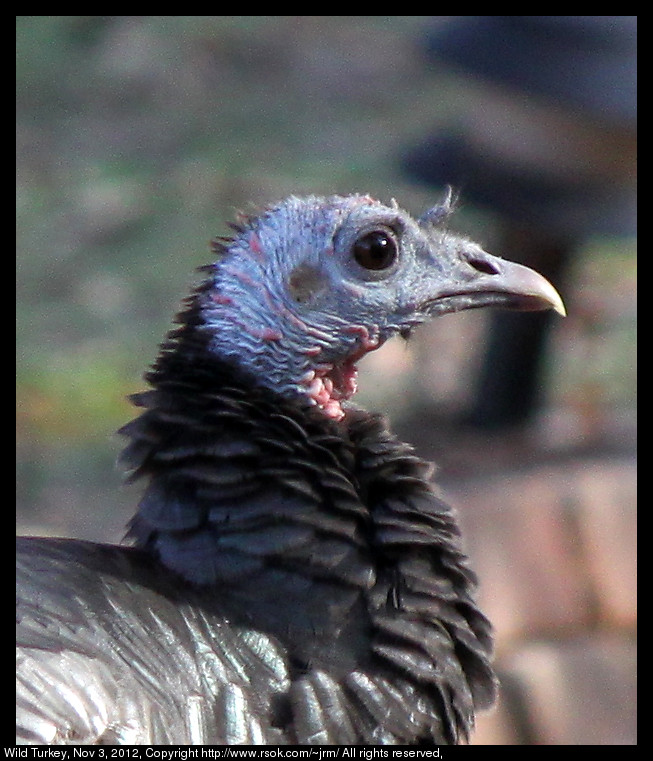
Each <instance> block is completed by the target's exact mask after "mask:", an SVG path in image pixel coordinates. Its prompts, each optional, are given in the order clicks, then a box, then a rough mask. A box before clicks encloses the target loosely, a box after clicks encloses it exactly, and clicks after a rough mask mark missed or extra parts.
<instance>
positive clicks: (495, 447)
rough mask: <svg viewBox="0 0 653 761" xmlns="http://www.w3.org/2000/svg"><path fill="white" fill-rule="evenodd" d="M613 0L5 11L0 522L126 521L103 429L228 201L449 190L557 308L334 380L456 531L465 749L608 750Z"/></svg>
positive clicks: (618, 494)
mask: <svg viewBox="0 0 653 761" xmlns="http://www.w3.org/2000/svg"><path fill="white" fill-rule="evenodd" d="M635 18H636V17H632V16H616V17H615V16H580V17H579V16H524V17H518V16H462V17H460V16H458V17H455V16H440V17H427V16H22V17H21V16H19V17H17V497H18V499H17V505H18V506H17V529H18V531H19V533H27V534H51V535H66V536H76V537H81V538H85V539H92V540H97V541H108V542H115V541H120V540H121V539H122V536H123V534H124V526H125V524H126V521H127V520H128V518H129V517H130V515H131V514H132V513H133V510H134V505H135V503H136V501H137V498H138V489H137V488H134V487H126V486H124V485H123V484H122V480H121V474H120V473H119V472H118V470H117V468H116V465H115V461H116V457H117V454H118V452H119V450H120V446H121V442H120V440H119V437H117V436H115V435H114V431H115V430H116V429H117V428H119V427H120V426H121V425H122V424H124V423H125V422H127V421H128V420H129V419H130V418H131V416H132V414H133V413H132V410H131V409H130V405H129V403H128V401H127V399H126V397H127V395H128V394H130V393H132V392H134V391H137V390H139V389H142V388H143V382H142V380H141V376H142V373H143V371H144V370H145V369H146V367H147V366H148V364H149V363H150V362H152V360H153V359H154V357H155V355H156V352H157V345H158V343H159V341H161V340H162V338H163V336H164V335H165V333H166V331H167V330H168V329H169V328H170V327H171V319H172V316H173V314H174V312H175V311H176V309H177V307H178V305H179V302H180V300H181V298H182V297H183V296H184V295H185V294H186V292H187V291H188V289H189V287H190V285H191V284H192V283H193V282H195V279H194V278H195V275H194V268H195V267H197V266H199V265H201V264H204V263H206V262H208V261H209V257H210V254H209V241H210V240H211V238H212V237H214V236H216V235H221V234H224V233H225V231H226V227H225V223H226V221H228V220H229V219H233V217H234V214H235V212H236V210H238V209H245V210H247V209H249V208H251V204H252V203H253V204H256V205H259V204H264V203H266V202H269V201H274V200H278V199H280V198H282V197H284V196H286V195H288V194H290V193H295V194H302V193H317V194H331V193H349V192H366V193H370V194H372V195H374V196H376V197H378V198H379V199H381V200H383V201H386V202H388V201H389V200H390V199H391V198H396V199H397V201H398V202H399V203H400V205H401V206H403V207H404V208H406V209H408V210H409V211H411V212H413V213H417V214H418V213H421V212H422V211H423V210H424V209H425V208H427V207H429V206H432V205H433V204H434V203H436V202H437V201H438V199H439V198H440V197H441V196H442V194H443V192H444V187H445V186H446V185H447V184H449V183H450V184H453V185H454V187H455V188H456V190H457V191H458V192H459V194H460V209H459V212H458V213H457V215H456V216H455V218H454V220H453V221H452V223H451V225H452V227H454V228H455V229H457V230H459V231H461V232H464V233H466V234H468V235H469V236H470V237H472V238H474V239H476V240H478V241H479V242H480V243H482V244H483V245H484V246H485V247H486V249H487V250H489V251H490V252H492V253H495V254H499V255H503V256H506V257H507V258H512V259H517V260H521V261H524V262H525V263H528V264H531V265H534V266H536V267H537V268H538V269H540V270H541V271H543V272H544V273H546V274H547V276H549V277H550V279H551V280H552V281H553V282H554V284H555V285H556V287H557V288H558V289H559V290H560V292H561V293H562V295H563V298H564V299H565V302H566V305H567V309H568V313H569V316H568V317H567V318H566V319H564V320H562V319H560V318H558V317H557V316H556V315H552V316H551V315H549V316H534V315H508V314H507V313H506V314H503V316H501V315H499V314H497V315H492V314H491V313H489V314H488V313H485V312H484V311H482V310H481V311H479V312H468V313H462V314H460V315H450V316H447V317H445V318H442V319H441V320H440V321H436V322H435V323H433V324H431V325H429V326H426V327H424V328H422V329H420V331H418V334H417V335H416V336H415V337H414V339H413V340H412V341H411V342H410V343H409V344H405V343H404V342H402V341H398V340H397V341H392V342H390V343H388V344H387V345H386V346H385V347H384V348H383V349H381V350H380V351H378V352H375V353H373V354H371V355H370V356H368V357H367V358H366V360H365V362H364V363H363V365H362V366H361V378H360V387H361V391H360V393H359V397H358V399H357V401H358V402H359V403H360V404H362V405H364V406H366V407H368V408H376V409H380V410H384V411H385V412H387V413H388V415H389V416H390V418H391V420H392V423H393V426H394V428H395V429H396V430H397V431H398V432H399V433H400V434H401V435H402V436H403V437H404V438H405V439H406V440H409V441H411V442H412V443H414V444H415V446H416V447H417V450H418V452H419V454H421V455H422V456H424V457H427V458H429V459H434V460H436V461H437V462H438V464H439V481H440V483H441V484H442V485H443V487H444V489H445V491H446V493H447V494H448V495H449V498H450V501H451V502H452V503H454V504H455V505H456V506H457V508H458V510H459V512H460V517H461V521H462V522H463V524H464V526H465V530H466V539H467V545H468V550H469V552H470V555H471V556H472V558H473V563H474V566H475V568H476V570H477V571H478V573H479V576H480V578H481V588H480V595H481V598H482V602H483V606H484V609H485V610H486V612H487V613H488V615H489V616H490V618H491V619H492V620H493V622H494V624H495V627H496V634H497V667H498V670H499V672H500V676H501V679H502V692H501V700H500V702H499V704H498V706H497V708H496V709H495V710H494V711H493V712H492V713H490V714H485V715H483V716H481V717H480V718H479V722H478V730H477V732H476V735H475V737H474V743H476V744H526V745H529V744H530V745H532V744H553V745H556V744H597V745H603V744H607V745H614V744H633V743H634V742H635V731H636V730H635V661H636V650H635V625H636V603H635V451H636V450H635V447H636V441H635V435H636V426H635V409H636V386H635V378H636V369H635V348H636V345H635V340H636V339H635V333H636V317H635V315H636V289H635V272H636V260H635V248H636V232H635V223H634V213H633V209H634V202H635V174H634V163H635V152H636V131H635V120H636V105H635V95H634V92H635V87H634V83H635V80H634V56H635ZM513 318H514V319H513ZM531 318H533V319H531Z"/></svg>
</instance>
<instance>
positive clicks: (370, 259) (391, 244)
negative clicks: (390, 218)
mask: <svg viewBox="0 0 653 761" xmlns="http://www.w3.org/2000/svg"><path fill="white" fill-rule="evenodd" d="M353 254H354V259H356V261H357V262H358V263H359V264H360V266H361V267H365V269H366V270H385V269H387V268H388V267H389V266H390V265H391V264H392V263H393V262H394V260H395V259H396V258H397V243H396V241H395V239H394V238H393V237H392V235H390V233H388V232H385V231H384V230H374V231H373V232H369V233H366V234H365V235H363V236H361V237H360V238H359V239H358V240H357V241H356V243H354V248H353Z"/></svg>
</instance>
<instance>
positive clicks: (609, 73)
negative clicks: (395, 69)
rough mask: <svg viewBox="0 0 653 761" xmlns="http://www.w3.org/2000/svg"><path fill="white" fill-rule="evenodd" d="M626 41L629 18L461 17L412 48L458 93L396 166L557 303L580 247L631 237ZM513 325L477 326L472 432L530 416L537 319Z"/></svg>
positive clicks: (539, 344) (631, 103)
mask: <svg viewBox="0 0 653 761" xmlns="http://www.w3.org/2000/svg"><path fill="white" fill-rule="evenodd" d="M636 33H637V17H636V16H464V17H454V18H453V19H452V20H451V21H449V22H446V23H443V22H442V20H441V19H440V20H439V21H438V22H437V23H436V24H435V25H434V26H433V29H432V30H431V31H430V33H429V35H428V37H427V40H426V49H427V53H428V55H429V57H430V59H432V60H433V61H434V62H435V61H437V62H438V63H439V65H444V66H447V67H448V68H449V69H454V70H458V72H460V73H463V74H464V75H465V77H466V81H467V82H468V84H469V88H468V90H469V92H466V94H465V97H466V101H465V107H464V109H463V113H462V115H461V116H460V121H459V123H457V124H456V125H455V126H453V127H452V128H450V129H448V130H447V131H439V132H437V133H436V134H434V135H432V136H430V137H429V138H428V139H426V140H425V141H424V142H423V143H421V144H420V145H418V146H416V147H414V148H413V149H411V150H410V151H409V152H408V153H407V155H406V156H405V157H404V159H403V164H404V168H405V169H406V171H407V172H408V174H409V175H410V177H411V178H413V179H416V180H418V181H420V182H423V183H428V184H430V185H435V186H442V185H446V184H450V185H453V186H454V187H455V188H456V189H458V190H459V191H460V193H461V195H462V197H463V199H464V201H465V202H467V203H472V204H477V205H479V206H481V207H485V208H487V209H489V210H490V211H491V212H494V213H496V214H497V215H498V217H499V219H500V223H501V224H500V227H501V233H500V240H499V241H498V243H497V246H498V252H499V253H500V254H501V255H502V256H506V257H507V258H511V259H517V260H519V261H522V262H523V263H525V264H527V265H529V266H531V267H535V268H536V269H538V270H539V271H540V272H542V273H543V274H544V275H545V276H546V277H547V278H548V279H549V280H551V281H552V282H553V283H554V284H555V285H556V287H558V288H559V290H560V291H561V292H562V293H563V296H564V292H565V288H564V280H565V277H566V273H567V271H568V264H569V261H570V259H571V257H572V256H573V253H574V251H575V250H576V249H577V247H578V246H579V244H580V243H582V242H583V241H584V239H585V238H586V237H587V236H589V235H594V234H608V235H632V234H634V232H635V225H636V150H637V130H636V120H637V102H636V84H637V73H636ZM475 81H476V85H477V86H476V87H474V83H475ZM525 317H526V316H525V315H519V316H518V317H517V318H515V316H514V315H513V314H511V313H509V312H508V313H498V314H496V315H495V316H494V317H493V319H492V321H491V326H490V336H489V338H488V340H487V351H486V358H485V361H484V365H483V368H482V370H481V373H480V376H479V379H478V387H477V389H476V392H475V401H474V403H473V405H472V408H471V409H470V411H469V413H468V416H467V421H468V422H469V423H470V424H471V425H472V426H474V427H477V428H483V429H501V428H506V427H508V426H513V425H518V424H520V423H524V422H526V421H528V420H529V419H530V418H531V417H532V415H533V413H534V412H535V411H536V409H537V406H538V401H539V400H538V390H539V388H540V387H541V385H542V384H541V375H540V370H541V366H542V361H543V357H544V355H545V350H546V342H547V336H548V332H549V326H550V324H551V320H550V315H548V314H538V315H535V314H534V315H530V316H528V318H529V319H525Z"/></svg>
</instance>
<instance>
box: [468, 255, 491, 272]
mask: <svg viewBox="0 0 653 761" xmlns="http://www.w3.org/2000/svg"><path fill="white" fill-rule="evenodd" d="M467 261H468V262H469V263H470V264H471V265H472V267H473V268H474V269H475V270H476V271H477V272H482V273H483V274H484V275H498V274H499V268H498V267H497V266H496V265H495V264H493V263H492V262H488V261H487V260H486V259H481V258H480V257H475V256H472V257H470V258H469V259H468V260H467Z"/></svg>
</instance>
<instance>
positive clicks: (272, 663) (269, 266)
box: [17, 196, 563, 744]
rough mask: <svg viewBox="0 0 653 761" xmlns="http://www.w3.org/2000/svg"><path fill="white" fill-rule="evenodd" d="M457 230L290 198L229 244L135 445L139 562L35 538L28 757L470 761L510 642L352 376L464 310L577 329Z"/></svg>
mask: <svg viewBox="0 0 653 761" xmlns="http://www.w3.org/2000/svg"><path fill="white" fill-rule="evenodd" d="M450 211H451V204H450V203H449V200H448V199H447V200H445V201H444V202H443V203H442V204H441V205H439V206H436V207H435V208H434V209H431V210H430V211H428V212H426V213H425V214H424V215H423V216H422V217H421V218H420V219H419V220H417V221H415V220H414V219H412V218H411V217H410V216H409V215H408V214H407V213H406V212H404V211H402V210H401V209H399V208H398V207H397V205H396V204H394V203H393V205H392V206H390V207H388V206H385V205H382V204H381V203H379V202H378V201H375V200H373V199H372V198H369V197H367V196H349V197H339V196H334V197H328V198H317V197H308V198H303V199H302V198H294V197H293V198H290V199H288V200H286V201H284V202H282V203H279V204H278V205H276V206H271V207H269V208H267V209H266V210H264V211H263V212H262V213H261V214H260V215H258V216H255V217H252V218H243V219H242V220H241V223H240V224H239V225H236V226H235V232H234V235H233V237H231V238H229V239H226V238H221V239H219V240H217V241H216V243H215V245H214V253H215V256H216V259H217V261H215V263H214V264H212V265H210V266H207V267H205V268H203V272H204V279H203V281H202V282H201V283H200V284H199V286H198V287H197V288H196V289H195V290H194V291H193V293H192V294H191V296H190V297H189V298H188V299H187V301H186V302H185V304H184V306H183V308H182V311H181V312H180V314H179V315H178V317H177V322H178V323H179V327H178V328H176V329H175V330H173V331H172V332H171V333H170V334H169V336H168V337H167V339H166V340H165V342H164V343H163V344H162V347H161V351H160V354H159V356H158V359H157V360H156V362H155V364H154V365H153V367H152V369H151V370H150V371H149V372H148V373H147V374H146V376H145V377H146V379H147V381H148V382H149V384H150V386H151V389H150V390H149V391H145V392H144V393H141V394H137V395H136V396H135V397H134V403H135V405H136V406H137V407H139V408H141V410H142V412H141V414H140V416H139V417H137V418H136V419H135V420H134V421H133V422H131V423H129V424H128V425H126V426H125V427H124V428H123V429H122V431H121V432H122V434H123V435H124V436H125V437H127V439H128V444H127V446H126V449H125V450H124V454H123V461H124V463H125V464H126V465H127V466H128V468H130V469H131V478H132V479H143V480H144V481H145V492H144V495H143V498H142V499H141V501H140V503H139V506H138V511H137V513H136V516H135V517H134V518H133V520H132V522H131V524H130V527H129V537H130V538H131V540H132V541H133V544H134V545H135V546H132V547H126V546H109V545H100V544H92V543H89V542H83V541H77V540H74V539H39V538H24V539H19V540H18V561H19V573H18V585H19V602H18V622H19V627H18V666H17V676H18V690H17V700H18V722H17V724H18V742H22V743H31V744H36V743H59V744H67V743H70V744H72V743H75V744H115V743H126V744H235V743H245V744H264V743H269V744H286V743H291V744H314V743H320V744H321V743H327V744H361V743H370V744H396V743H399V744H406V743H410V744H419V743H429V744H430V743H458V742H463V741H465V739H466V738H467V737H468V735H469V733H470V731H471V729H472V727H473V724H474V713H475V709H477V708H479V707H483V706H487V705H488V704H490V703H491V702H492V700H493V697H494V693H495V678H494V675H493V671H492V667H491V664H490V656H491V649H492V638H491V627H490V624H489V623H488V621H487V619H486V618H485V617H484V616H483V614H482V613H481V612H480V611H479V609H478V607H477V605H476V602H475V600H474V590H475V586H476V580H475V576H474V574H473V572H472V571H471V570H470V569H469V567H468V563H467V559H466V557H465V555H464V553H463V550H462V548H461V541H460V533H459V529H458V526H457V523H456V519H455V516H454V514H453V513H452V511H451V509H450V508H449V507H448V506H447V505H446V504H445V503H444V502H443V501H442V500H441V498H440V496H439V495H438V493H437V491H436V490H435V489H434V487H433V486H432V485H431V484H430V482H429V475H430V466H429V465H428V464H427V463H426V462H424V461H423V460H421V459H419V458H418V457H417V456H416V455H415V454H413V451H412V450H411V448H410V447H409V446H408V445H406V444H403V443H401V442H399V441H398V440H397V439H396V438H395V437H394V436H393V435H392V434H391V433H390V432H389V431H388V429H387V427H386V424H385V422H384V420H383V419H382V418H381V417H380V416H378V415H371V414H368V413H366V412H363V411H361V410H359V409H356V408H355V407H353V406H351V405H350V404H349V403H348V400H349V398H350V397H351V396H352V395H353V394H354V392H355V391H356V363H357V362H358V361H359V360H360V359H361V358H362V357H363V356H364V355H365V354H367V353H368V352H369V351H372V350H374V349H376V348H378V347H379V346H381V345H382V344H383V343H384V342H385V341H386V340H387V339H388V338H390V337H391V336H393V335H394V334H397V333H400V334H402V335H404V336H406V335H408V334H409V333H410V331H411V330H412V329H413V328H414V327H415V326H416V325H418V324H420V323H422V322H424V321H425V320H427V319H429V318H431V317H434V316H437V315H440V314H444V313H447V312H454V311H458V310H461V309H471V308H475V307H483V306H504V307H509V308H513V309H524V310H536V309H548V308H554V309H556V310H557V311H559V312H563V307H562V302H561V300H560V297H559V296H558V294H557V293H556V291H555V290H554V288H553V287H552V286H551V285H550V284H549V283H548V282H547V281H546V280H545V279H544V278H542V277H541V276H540V275H538V274H537V273H535V272H533V271H531V270H529V269H527V268H525V267H522V266H519V265H515V264H512V263H509V262H507V261H504V260H502V259H498V258H495V257H492V256H490V255H488V254H486V253H485V252H484V251H483V250H482V249H481V248H480V247H479V246H477V245H475V244H474V243H471V242H469V241H467V240H465V239H463V238H460V237H458V236H456V235H453V234H452V233H450V232H448V231H447V229H446V226H445V221H446V218H447V216H448V215H449V213H450Z"/></svg>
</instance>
